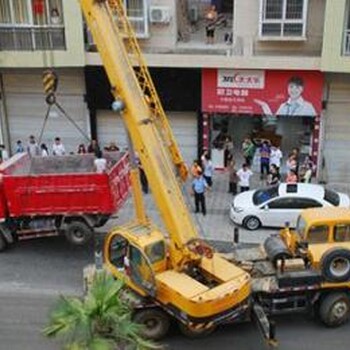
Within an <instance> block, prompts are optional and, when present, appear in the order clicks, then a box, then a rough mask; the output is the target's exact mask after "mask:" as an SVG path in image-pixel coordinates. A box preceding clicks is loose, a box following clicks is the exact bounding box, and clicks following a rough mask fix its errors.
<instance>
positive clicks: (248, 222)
mask: <svg viewBox="0 0 350 350" xmlns="http://www.w3.org/2000/svg"><path fill="white" fill-rule="evenodd" d="M243 226H244V227H245V228H246V229H247V230H249V231H255V230H257V229H258V228H259V227H260V226H261V221H260V220H259V218H257V217H256V216H247V217H246V218H245V219H244V220H243Z"/></svg>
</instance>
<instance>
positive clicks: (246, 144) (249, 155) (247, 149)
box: [242, 137, 256, 166]
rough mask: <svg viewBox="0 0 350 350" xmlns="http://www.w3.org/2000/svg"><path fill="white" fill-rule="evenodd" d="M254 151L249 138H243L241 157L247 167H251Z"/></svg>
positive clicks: (253, 145)
mask: <svg viewBox="0 0 350 350" xmlns="http://www.w3.org/2000/svg"><path fill="white" fill-rule="evenodd" d="M255 150H256V145H255V144H254V142H253V141H252V140H251V139H250V138H249V137H247V138H245V139H244V141H243V143H242V152H243V157H244V159H245V163H246V164H247V165H248V166H251V165H252V161H253V158H254V155H255Z"/></svg>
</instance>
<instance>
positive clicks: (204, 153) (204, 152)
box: [200, 148, 209, 167]
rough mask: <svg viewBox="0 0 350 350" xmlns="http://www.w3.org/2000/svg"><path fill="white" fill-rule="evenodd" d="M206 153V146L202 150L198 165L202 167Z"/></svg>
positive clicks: (207, 152)
mask: <svg viewBox="0 0 350 350" xmlns="http://www.w3.org/2000/svg"><path fill="white" fill-rule="evenodd" d="M207 154H209V151H208V150H207V149H206V148H204V149H203V152H202V155H201V163H200V166H202V167H204V164H205V162H206V159H205V156H206V155H207Z"/></svg>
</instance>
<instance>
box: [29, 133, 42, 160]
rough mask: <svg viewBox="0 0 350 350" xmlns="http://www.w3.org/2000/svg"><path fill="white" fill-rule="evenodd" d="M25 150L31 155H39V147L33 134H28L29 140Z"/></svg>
mask: <svg viewBox="0 0 350 350" xmlns="http://www.w3.org/2000/svg"><path fill="white" fill-rule="evenodd" d="M27 152H28V153H29V155H30V156H31V157H35V156H40V148H39V145H38V143H37V142H36V140H35V136H34V135H30V136H29V141H28V145H27Z"/></svg>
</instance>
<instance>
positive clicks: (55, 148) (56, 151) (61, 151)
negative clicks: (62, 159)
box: [52, 137, 66, 156]
mask: <svg viewBox="0 0 350 350" xmlns="http://www.w3.org/2000/svg"><path fill="white" fill-rule="evenodd" d="M52 154H53V155H54V156H64V155H65V154H66V149H65V147H64V145H63V143H62V141H61V138H60V137H55V142H54V144H53V145H52Z"/></svg>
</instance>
